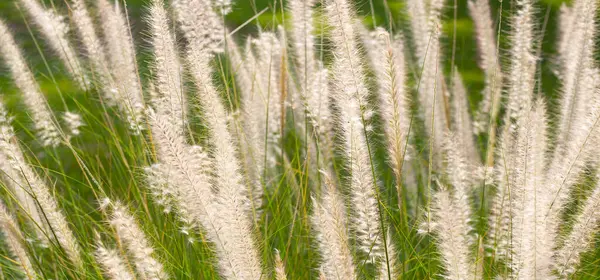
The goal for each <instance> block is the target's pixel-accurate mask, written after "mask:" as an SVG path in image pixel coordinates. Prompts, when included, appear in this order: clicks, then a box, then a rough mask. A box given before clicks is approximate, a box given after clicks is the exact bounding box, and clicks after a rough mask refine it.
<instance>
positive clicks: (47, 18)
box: [20, 0, 89, 89]
mask: <svg viewBox="0 0 600 280" xmlns="http://www.w3.org/2000/svg"><path fill="white" fill-rule="evenodd" d="M38 1H39V0H20V3H21V4H22V5H23V7H24V8H25V11H27V13H28V14H29V16H30V18H31V19H32V20H33V22H34V23H35V24H36V26H37V27H38V29H39V30H40V31H41V33H42V34H43V35H44V37H46V41H48V44H49V45H50V47H51V48H52V49H53V50H54V52H56V53H57V54H58V57H60V59H61V60H62V62H63V64H64V65H65V66H66V67H67V71H68V72H69V74H70V75H71V77H73V79H74V80H75V81H76V82H77V83H78V85H79V88H81V89H86V88H87V87H88V85H89V81H88V78H87V76H86V74H85V72H84V69H83V66H82V64H81V62H80V61H79V58H78V57H77V53H76V52H75V49H74V48H73V46H72V45H71V43H70V42H69V39H68V38H67V36H68V33H69V26H68V25H67V24H66V23H65V22H64V18H63V16H61V15H59V14H57V13H56V11H54V10H52V9H47V8H44V7H43V6H42V5H41V4H40V3H39V2H38Z"/></svg>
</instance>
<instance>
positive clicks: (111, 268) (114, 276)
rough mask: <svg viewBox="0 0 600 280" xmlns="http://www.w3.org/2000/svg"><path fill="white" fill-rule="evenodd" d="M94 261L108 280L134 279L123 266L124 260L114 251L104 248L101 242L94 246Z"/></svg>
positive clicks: (124, 265) (125, 266)
mask: <svg viewBox="0 0 600 280" xmlns="http://www.w3.org/2000/svg"><path fill="white" fill-rule="evenodd" d="M94 256H95V257H96V261H97V262H98V264H100V266H101V267H102V271H103V272H104V274H105V275H106V276H107V278H108V279H110V280H133V279H134V277H133V275H132V274H131V271H129V268H128V267H127V265H126V264H125V260H124V258H123V257H122V256H121V255H120V254H119V252H118V251H117V250H115V249H110V248H106V247H105V246H104V244H102V242H100V241H99V242H98V244H97V245H96V251H95V252H94Z"/></svg>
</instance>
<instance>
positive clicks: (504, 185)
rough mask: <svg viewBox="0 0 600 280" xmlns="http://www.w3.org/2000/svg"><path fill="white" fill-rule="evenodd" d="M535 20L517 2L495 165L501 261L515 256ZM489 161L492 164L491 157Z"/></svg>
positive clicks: (495, 226)
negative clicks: (520, 140) (520, 149)
mask: <svg viewBox="0 0 600 280" xmlns="http://www.w3.org/2000/svg"><path fill="white" fill-rule="evenodd" d="M532 18H533V6H532V3H531V1H530V0H522V1H518V2H517V11H516V14H515V15H514V17H513V19H512V32H511V48H510V57H511V58H510V72H509V73H508V75H507V76H506V79H507V80H506V82H507V83H508V88H507V93H508V105H507V108H506V116H505V121H504V128H503V130H502V132H501V134H500V145H499V149H498V160H497V161H498V164H496V165H495V169H496V172H495V173H496V174H497V175H496V176H497V178H498V182H499V185H498V192H497V195H496V198H495V199H494V202H493V204H494V205H493V206H492V211H491V215H490V228H491V231H490V237H491V238H490V240H493V243H494V245H493V246H494V250H495V251H496V254H497V255H496V257H497V258H499V259H503V258H510V257H511V254H512V253H511V243H512V235H511V233H512V231H511V221H512V220H513V218H512V217H514V211H518V210H516V209H512V208H511V207H512V201H513V196H514V195H513V193H514V191H513V190H512V189H513V188H515V185H514V183H515V182H514V180H513V179H514V176H516V175H515V170H516V168H515V166H518V164H519V163H518V162H517V161H518V158H519V156H518V154H517V151H516V150H517V145H515V142H516V141H517V135H518V133H517V131H518V128H519V127H522V122H523V121H524V116H525V115H527V114H528V112H529V111H530V108H531V107H532V103H533V90H534V86H535V69H536V57H535V55H534V44H533V28H534V26H533V22H532V21H533V20H532ZM488 156H489V155H488ZM486 161H487V162H488V163H489V162H490V161H489V157H488V160H486ZM507 207H508V208H509V209H508V210H507V209H506V208H507Z"/></svg>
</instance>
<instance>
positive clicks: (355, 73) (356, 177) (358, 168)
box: [325, 0, 383, 261]
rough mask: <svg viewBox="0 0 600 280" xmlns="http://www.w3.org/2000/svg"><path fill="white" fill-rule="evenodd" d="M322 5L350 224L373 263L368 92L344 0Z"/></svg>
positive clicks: (376, 238) (377, 231) (377, 254)
mask: <svg viewBox="0 0 600 280" xmlns="http://www.w3.org/2000/svg"><path fill="white" fill-rule="evenodd" d="M325 9H326V12H327V13H326V16H327V18H328V20H329V24H330V25H331V31H330V33H331V41H332V43H333V46H332V51H333V56H334V61H333V66H332V71H331V75H332V85H333V87H332V89H331V93H332V100H333V101H334V102H335V106H337V107H338V108H339V110H338V112H336V114H337V115H336V116H335V121H336V123H337V125H338V126H339V127H340V129H341V131H342V133H343V141H344V143H343V146H342V147H343V150H344V152H345V153H346V158H347V160H348V166H349V169H350V170H349V171H350V172H349V173H350V175H349V177H350V178H347V180H348V183H349V184H350V194H351V200H352V205H353V206H354V207H353V210H354V213H353V215H352V224H353V228H354V230H355V231H356V238H357V243H358V248H359V250H360V251H361V252H362V253H364V254H366V255H368V256H369V259H368V260H367V261H374V260H377V259H379V258H381V256H382V252H381V251H382V249H383V248H382V236H381V234H382V233H381V228H380V221H379V209H378V207H379V205H378V203H379V202H378V200H377V197H376V195H377V194H376V191H377V190H376V187H377V186H376V183H375V178H374V177H373V173H372V169H371V168H372V166H371V161H370V156H371V155H370V154H369V147H368V142H367V140H368V139H367V134H366V133H367V131H368V128H367V127H366V126H365V122H367V121H368V118H369V116H370V115H372V113H371V112H370V110H369V109H367V108H368V105H367V96H368V91H367V88H366V85H365V81H364V80H365V75H364V69H363V65H362V64H361V55H360V53H359V50H358V44H357V42H356V37H357V35H358V34H357V33H356V32H355V30H354V24H355V23H356V18H355V16H354V11H353V10H352V8H351V6H350V3H348V1H346V0H329V1H327V3H326V7H325ZM363 110H365V111H363Z"/></svg>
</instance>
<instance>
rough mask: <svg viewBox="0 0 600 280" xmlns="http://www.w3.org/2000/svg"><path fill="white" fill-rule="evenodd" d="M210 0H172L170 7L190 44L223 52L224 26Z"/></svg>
mask: <svg viewBox="0 0 600 280" xmlns="http://www.w3.org/2000/svg"><path fill="white" fill-rule="evenodd" d="M213 2H214V1H211V0H174V1H173V4H172V7H173V10H174V11H175V14H176V16H177V22H178V23H179V27H180V28H181V30H182V31H183V35H184V36H185V38H186V39H187V40H188V41H189V42H190V44H191V45H193V46H194V47H198V48H202V49H204V48H207V49H209V50H210V51H212V52H215V53H220V52H223V41H224V36H225V28H224V26H223V21H222V19H221V18H220V17H219V15H218V14H217V13H216V12H214V11H213Z"/></svg>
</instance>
